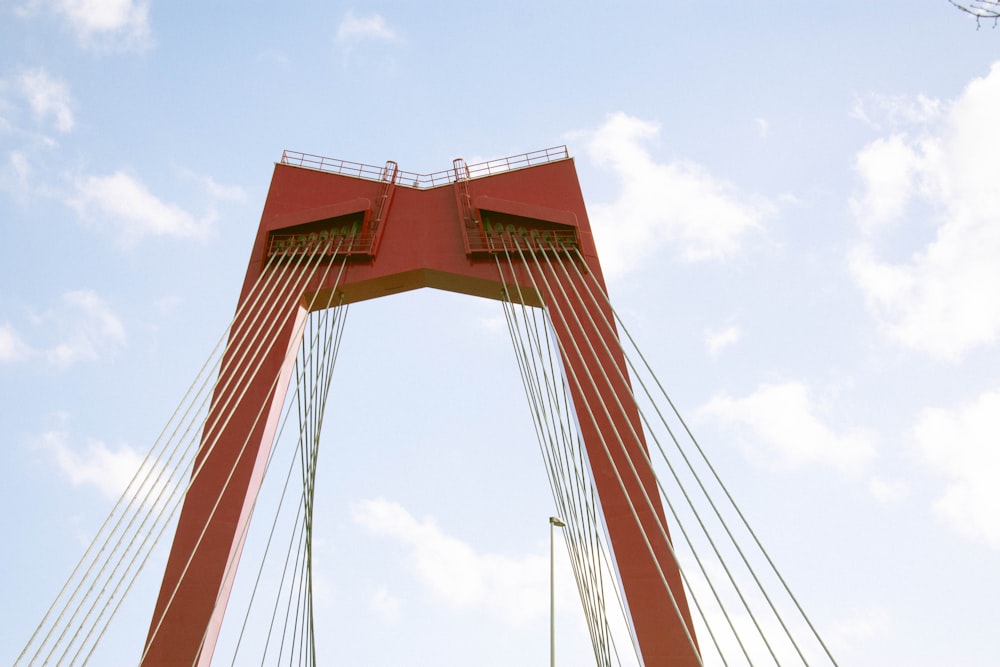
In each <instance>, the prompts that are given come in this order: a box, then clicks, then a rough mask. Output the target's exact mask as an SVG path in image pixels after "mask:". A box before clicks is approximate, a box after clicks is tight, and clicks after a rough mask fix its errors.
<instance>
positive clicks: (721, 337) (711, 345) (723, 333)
mask: <svg viewBox="0 0 1000 667" xmlns="http://www.w3.org/2000/svg"><path fill="white" fill-rule="evenodd" d="M742 337H743V332H742V331H740V328H739V327H738V326H736V325H735V324H731V325H729V326H727V327H725V328H723V329H709V330H707V331H706V332H705V347H706V348H708V354H709V355H710V356H711V357H712V358H713V359H716V358H718V356H719V355H720V354H721V353H722V351H723V350H725V349H726V348H727V347H730V346H732V345H735V344H736V343H738V342H740V339H741V338H742Z"/></svg>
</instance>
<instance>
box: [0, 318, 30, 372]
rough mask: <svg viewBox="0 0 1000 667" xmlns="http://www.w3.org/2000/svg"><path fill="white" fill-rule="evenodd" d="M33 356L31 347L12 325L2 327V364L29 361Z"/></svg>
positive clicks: (0, 352) (0, 329)
mask: <svg viewBox="0 0 1000 667" xmlns="http://www.w3.org/2000/svg"><path fill="white" fill-rule="evenodd" d="M31 356H32V350H31V347H30V346H29V345H28V344H27V343H25V342H24V340H23V339H22V338H21V334H19V333H18V332H17V330H15V329H14V327H12V326H11V325H10V324H2V325H0V364H13V363H19V362H22V361H28V360H29V359H30V358H31Z"/></svg>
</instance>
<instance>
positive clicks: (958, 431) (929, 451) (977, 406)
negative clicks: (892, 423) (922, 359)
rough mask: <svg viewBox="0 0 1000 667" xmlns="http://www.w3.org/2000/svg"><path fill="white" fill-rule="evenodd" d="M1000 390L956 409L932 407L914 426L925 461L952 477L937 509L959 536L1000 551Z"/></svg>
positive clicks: (922, 457) (949, 477)
mask: <svg viewBox="0 0 1000 667" xmlns="http://www.w3.org/2000/svg"><path fill="white" fill-rule="evenodd" d="M998 433H1000V390H993V391H989V392H986V393H984V394H982V395H980V396H978V397H977V398H976V399H974V400H973V401H971V402H969V403H968V404H966V405H962V406H958V407H956V408H952V409H940V408H935V409H928V410H925V411H924V412H923V413H921V415H920V417H919V419H918V420H917V423H916V426H915V427H914V435H915V437H916V441H917V446H918V448H919V452H920V455H921V459H922V460H923V462H924V463H926V464H927V465H928V466H929V467H930V468H932V469H933V470H934V471H935V472H937V473H939V474H940V475H942V476H944V477H945V478H946V479H947V480H948V481H947V485H946V487H945V489H944V492H943V493H942V494H941V496H940V497H939V498H938V499H937V501H936V502H935V503H934V511H935V512H936V513H937V515H938V516H939V517H940V518H941V519H942V520H943V521H945V523H946V524H947V525H948V526H949V527H951V528H954V529H955V530H956V531H958V532H959V533H960V534H962V535H965V536H966V537H968V538H970V539H972V540H975V541H977V542H982V543H985V544H988V545H989V546H991V547H993V548H994V549H1000V521H997V517H998V516H1000V485H998V484H997V480H998V479H1000V447H998V446H997V434H998Z"/></svg>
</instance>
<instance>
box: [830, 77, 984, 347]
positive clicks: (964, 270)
mask: <svg viewBox="0 0 1000 667" xmlns="http://www.w3.org/2000/svg"><path fill="white" fill-rule="evenodd" d="M913 105H914V106H915V107H916V110H915V111H913V112H911V113H909V114H903V113H902V112H899V113H897V114H896V116H897V117H899V118H903V119H905V120H910V121H912V122H917V121H920V122H921V123H923V124H921V125H919V126H917V127H914V128H911V131H910V132H894V133H893V134H892V135H890V136H888V137H883V138H879V139H877V140H875V141H873V142H872V143H870V144H869V145H868V146H866V147H865V148H863V149H862V150H861V151H860V152H859V153H858V156H857V168H858V173H859V176H860V178H861V183H862V193H861V194H860V195H859V196H857V197H855V198H854V199H853V201H852V204H853V207H854V213H855V215H856V217H857V220H858V223H859V225H860V226H861V228H862V230H863V231H864V237H863V238H862V240H861V241H859V243H858V244H857V246H856V247H855V248H853V249H852V251H851V253H850V255H849V266H850V269H851V272H852V273H853V275H854V278H855V280H856V282H857V283H858V285H859V286H860V288H861V290H862V291H863V293H864V294H865V297H866V299H867V302H868V307H869V309H870V310H871V311H872V313H873V314H874V315H875V317H876V318H877V319H878V320H879V322H880V324H881V326H882V327H883V329H884V331H885V333H886V334H887V336H888V337H889V338H890V339H892V340H894V341H895V342H897V343H899V344H900V345H902V346H904V347H907V348H910V349H913V350H917V351H919V352H922V353H925V354H927V355H929V356H931V357H934V358H937V359H942V360H951V361H955V360H958V359H960V358H961V357H962V356H963V355H965V354H966V353H967V352H968V351H969V350H971V349H973V348H975V347H977V346H982V345H988V344H992V343H994V342H996V340H997V338H998V336H1000V299H997V298H996V286H997V285H1000V262H997V261H996V258H997V257H998V256H1000V225H997V224H996V220H997V219H998V218H1000V189H998V188H997V186H996V174H997V173H1000V129H998V128H997V126H996V123H995V119H996V117H997V116H998V115H1000V64H997V65H994V66H993V68H992V69H991V70H990V72H989V74H988V75H987V76H985V77H983V78H979V79H975V80H974V81H972V82H971V83H970V84H969V85H968V86H967V87H966V89H965V90H964V91H963V93H962V94H961V96H960V97H959V98H958V99H956V100H954V101H951V102H948V103H942V104H940V105H937V104H935V103H933V102H932V101H928V100H926V99H923V98H918V99H917V100H916V101H915V102H913ZM922 109H923V110H922ZM927 109H931V111H927ZM938 109H941V110H940V112H938ZM914 119H915V120H914ZM890 228H895V229H896V231H897V233H898V234H899V235H903V236H904V238H903V239H902V240H901V241H900V240H897V243H896V244H894V243H892V239H886V238H883V237H884V235H879V234H877V233H876V232H884V231H885V230H887V229H890ZM928 229H929V230H930V231H931V232H932V233H931V236H932V238H931V239H930V240H928V241H925V242H922V241H920V235H921V234H926V232H927V230H928ZM914 239H916V241H915V240H914ZM906 243H909V244H910V245H911V246H912V245H913V244H914V243H916V244H917V245H918V249H917V250H916V251H913V252H911V253H910V254H909V257H908V258H906V259H904V260H902V261H889V260H887V259H884V258H883V255H886V254H892V253H895V254H897V255H898V254H899V253H900V248H902V249H903V250H904V251H905V250H906Z"/></svg>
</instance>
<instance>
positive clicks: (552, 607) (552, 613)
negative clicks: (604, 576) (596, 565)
mask: <svg viewBox="0 0 1000 667" xmlns="http://www.w3.org/2000/svg"><path fill="white" fill-rule="evenodd" d="M556 526H558V527H559V528H563V527H565V526H566V524H565V523H563V520H562V519H560V518H559V517H557V516H550V517H549V657H550V660H551V662H550V667H556V540H555V528H556Z"/></svg>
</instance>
